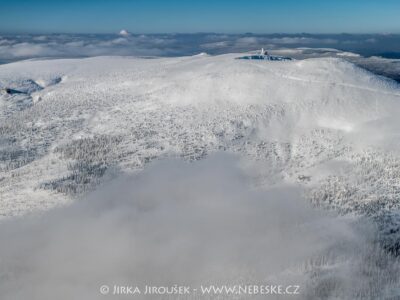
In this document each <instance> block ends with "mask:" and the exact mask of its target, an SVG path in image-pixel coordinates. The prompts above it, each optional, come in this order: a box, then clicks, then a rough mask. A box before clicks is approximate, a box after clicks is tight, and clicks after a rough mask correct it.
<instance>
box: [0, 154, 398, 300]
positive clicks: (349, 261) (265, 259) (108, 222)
mask: <svg viewBox="0 0 400 300" xmlns="http://www.w3.org/2000/svg"><path fill="white" fill-rule="evenodd" d="M300 195H301V191H300V190H299V189H297V188H295V187H288V186H284V187H276V188H271V189H268V190H258V189H254V188H252V187H251V186H250V185H249V182H248V178H247V177H246V175H245V172H244V171H242V169H241V168H240V167H239V166H238V160H237V159H236V158H232V157H230V156H225V155H224V156H214V157H212V158H208V159H206V160H204V161H201V162H196V163H184V162H181V161H167V162H163V163H158V164H155V165H153V166H152V167H150V168H149V169H147V170H145V171H143V172H142V173H140V174H139V175H137V176H123V177H121V178H120V179H118V180H116V181H114V182H113V183H112V184H109V185H108V186H105V187H104V188H102V189H100V190H99V191H97V192H95V193H94V194H92V195H90V196H89V197H88V198H87V199H85V200H82V201H80V202H77V203H75V204H73V205H71V206H70V207H67V208H61V209H58V210H53V211H51V212H48V213H46V214H45V215H43V216H41V217H36V218H34V217H32V218H26V219H24V220H11V221H8V222H5V223H3V224H2V226H1V227H0V239H1V240H3V241H7V242H6V243H3V244H2V247H1V248H0V294H1V295H2V299H17V300H18V299H33V300H35V299H41V300H43V299H44V300H46V299H55V298H57V299H87V300H90V299H108V298H107V297H102V296H101V295H100V294H99V287H100V286H101V285H104V284H107V285H110V286H112V285H113V284H119V285H139V286H141V285H145V284H148V285H167V286H169V285H173V284H181V285H191V286H198V285H201V284H228V285H233V284H283V285H285V284H298V285H300V286H301V289H300V295H298V296H291V297H290V299H314V298H316V299H320V298H321V297H322V298H324V299H329V298H335V297H336V298H339V299H365V297H367V296H371V295H375V296H376V295H383V294H385V293H391V292H392V290H391V289H390V284H396V283H397V280H398V278H397V276H396V274H398V272H399V270H400V269H399V266H398V264H397V262H396V261H395V260H394V259H392V258H391V257H390V256H389V255H387V254H386V253H385V252H383V251H381V250H380V248H379V246H377V245H375V244H374V243H373V237H374V236H375V229H374V227H373V226H371V225H370V224H368V223H367V222H366V221H365V222H364V221H360V220H358V221H356V220H354V219H351V218H347V219H346V218H340V217H337V216H334V215H330V214H328V213H326V212H321V211H318V210H315V209H314V208H312V207H310V206H309V205H308V204H306V202H304V201H303V199H302V198H301V196H300ZM357 297H358V298H357ZM114 298H115V297H110V298H109V299H114ZM122 298H123V297H122ZM125 298H126V297H125ZM130 298H132V296H131V297H130ZM135 298H136V299H141V298H144V299H154V297H150V298H149V297H147V298H146V297H141V296H138V297H135ZM284 298H285V297H282V299H284ZM336 298H335V299H336ZM185 299H190V297H189V298H185ZM196 299H198V298H196ZM200 299H202V298H201V297H200ZM204 299H207V298H204ZM222 299H223V298H222ZM235 299H238V298H235ZM239 299H241V298H239ZM243 299H249V296H248V295H246V296H244V297H243Z"/></svg>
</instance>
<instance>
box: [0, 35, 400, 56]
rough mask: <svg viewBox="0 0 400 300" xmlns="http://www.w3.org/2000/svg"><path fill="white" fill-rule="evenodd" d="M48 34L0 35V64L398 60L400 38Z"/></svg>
mask: <svg viewBox="0 0 400 300" xmlns="http://www.w3.org/2000/svg"><path fill="white" fill-rule="evenodd" d="M121 32H122V34H121V33H119V34H108V35H106V34H102V35H96V34H50V35H2V36H0V63H6V62H11V61H17V60H21V59H28V58H38V57H87V56H98V55H134V56H181V55H193V54H197V53H200V52H208V53H210V54H221V53H227V52H235V51H248V50H254V49H258V48H261V47H265V48H270V49H275V48H282V47H289V48H296V47H313V48H315V47H318V48H321V47H323V48H326V47H329V48H337V49H340V50H344V51H352V52H357V53H360V54H362V55H367V56H369V55H383V56H388V57H398V56H399V53H400V46H399V44H400V43H399V41H400V36H399V35H382V34H380V35H379V34H374V35H350V34H336V35H311V34H291V35H288V34H269V35H256V34H239V35H238V34H230V35H227V34H207V33H204V34H203V33H199V34H151V35H143V34H131V33H129V32H128V31H121Z"/></svg>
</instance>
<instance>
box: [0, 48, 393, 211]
mask: <svg viewBox="0 0 400 300" xmlns="http://www.w3.org/2000/svg"><path fill="white" fill-rule="evenodd" d="M235 57H237V55H224V56H217V57H211V56H207V55H200V56H194V57H184V58H160V59H135V58H118V57H99V58H90V59H77V60H72V59H68V60H49V61H26V62H19V63H13V64H8V65H3V66H1V68H0V84H1V88H9V87H12V88H13V89H16V90H20V91H22V92H24V94H16V95H9V94H4V93H3V94H2V95H1V105H2V114H1V123H0V124H1V128H0V130H1V133H2V135H1V136H2V140H1V181H0V188H1V191H2V195H3V196H2V201H1V211H2V214H3V215H4V216H12V215H18V214H23V213H26V212H27V211H30V210H32V209H43V207H47V206H48V205H55V204H56V203H58V202H60V203H61V202H63V201H69V200H70V199H71V197H72V196H74V197H75V196H77V195H79V194H81V193H82V192H84V191H87V190H90V189H92V188H94V187H95V186H96V185H97V184H98V183H100V181H101V180H102V178H103V177H104V176H105V175H107V174H112V173H113V172H115V171H117V170H122V171H133V170H140V169H142V168H143V167H145V165H146V163H148V162H150V161H152V160H154V159H160V158H164V157H182V158H184V159H187V160H197V159H201V158H204V157H205V156H206V155H207V154H209V153H212V152H215V151H228V152H234V153H240V154H242V155H244V156H246V157H248V158H250V159H252V160H256V161H259V162H260V164H263V166H264V167H263V168H260V169H257V170H255V171H254V174H253V176H254V179H255V182H256V183H257V184H264V183H269V184H270V183H276V182H279V181H281V180H284V181H287V182H297V183H299V184H300V185H303V186H305V187H306V188H307V191H308V193H309V195H310V197H311V199H312V200H313V201H314V202H315V203H317V204H318V205H322V206H329V207H334V208H336V209H339V210H341V211H343V212H350V211H358V212H364V211H373V212H376V211H381V210H382V209H393V208H397V207H398V203H397V200H396V199H397V198H398V196H399V192H400V190H399V188H398V187H397V186H398V178H399V176H398V175H399V174H398V167H397V164H398V153H397V151H396V149H397V144H398V136H397V132H398V122H396V115H397V113H398V111H399V104H398V101H399V99H400V90H399V88H398V87H397V85H396V84H395V83H393V82H391V81H389V80H384V79H382V78H378V77H376V76H375V75H373V74H371V73H369V72H367V71H364V70H362V69H359V68H358V67H356V66H354V65H353V64H351V63H348V62H345V61H343V60H340V59H331V58H327V59H309V60H299V61H289V62H268V61H238V60H235V59H234V58H235ZM21 99H25V100H24V101H25V102H23V103H26V105H19V104H18V105H17V103H20V102H21ZM332 166H336V167H332ZM106 177H107V176H106ZM107 178H108V177H107ZM44 203H45V205H44ZM50 203H52V204H50Z"/></svg>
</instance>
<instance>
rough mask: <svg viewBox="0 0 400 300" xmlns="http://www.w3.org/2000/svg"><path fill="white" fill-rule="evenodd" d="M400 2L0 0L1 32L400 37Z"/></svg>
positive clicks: (304, 0)
mask: <svg viewBox="0 0 400 300" xmlns="http://www.w3.org/2000/svg"><path fill="white" fill-rule="evenodd" d="M399 12H400V1H399V0H336V1H328V0H318V1H317V0H276V1H270V0H264V1H261V0H252V1H250V0H247V1H245V0H238V1H235V0H230V1H228V0H201V1H190V0H152V1H151V0H80V1H77V0H68V1H67V0H66V1H55V0H52V1H49V0H36V1H33V0H31V1H27V0H9V1H6V0H0V32H3V33H4V32H5V33H22V32H24V33H40V32H43V33H51V32H55V33H59V32H65V33H112V32H116V31H119V30H120V29H122V28H126V29H128V30H130V31H132V32H137V33H156V32H163V33H171V32H179V33H188V32H224V33H244V32H253V33H272V32H285V33H296V32H310V33H338V32H349V33H386V32H390V33H400V18H399Z"/></svg>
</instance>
